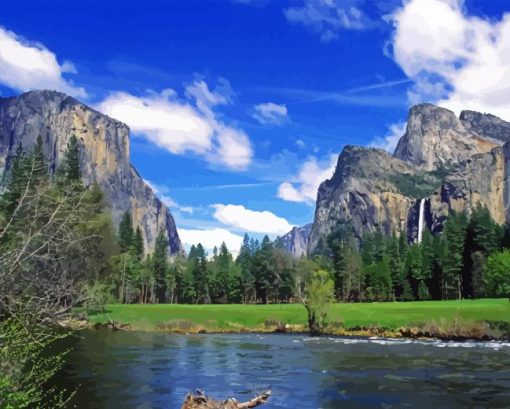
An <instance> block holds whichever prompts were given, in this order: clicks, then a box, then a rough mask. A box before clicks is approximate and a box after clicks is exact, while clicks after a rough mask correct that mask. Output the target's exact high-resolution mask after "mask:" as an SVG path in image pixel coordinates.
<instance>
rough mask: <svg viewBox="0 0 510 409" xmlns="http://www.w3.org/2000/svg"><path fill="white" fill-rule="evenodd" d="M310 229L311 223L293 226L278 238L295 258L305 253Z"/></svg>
mask: <svg viewBox="0 0 510 409" xmlns="http://www.w3.org/2000/svg"><path fill="white" fill-rule="evenodd" d="M311 229H312V224H311V223H310V224H307V225H306V226H303V227H294V228H293V229H292V230H291V231H290V232H288V233H287V234H285V235H284V236H282V237H281V238H280V240H281V244H282V246H283V248H284V249H285V251H286V252H287V253H289V254H290V255H291V256H292V257H295V258H300V257H302V256H304V255H306V248H307V246H308V237H309V236H310V230H311Z"/></svg>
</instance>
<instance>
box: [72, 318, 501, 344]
mask: <svg viewBox="0 0 510 409" xmlns="http://www.w3.org/2000/svg"><path fill="white" fill-rule="evenodd" d="M73 329H75V330H84V329H88V330H101V329H110V330H112V331H128V332H149V333H151V332H152V333H167V334H176V335H219V334H224V335H235V334H264V335H271V334H275V335H276V334H287V335H290V334H296V335H309V333H308V331H306V328H304V326H289V327H287V328H286V329H285V330H283V329H282V328H280V327H270V328H268V327H264V328H239V329H231V328H229V329H219V328H209V329H208V328H205V327H203V326H199V325H197V326H193V327H187V328H178V327H172V328H169V327H157V326H156V327H154V328H146V327H145V328H144V327H137V326H136V325H132V324H125V323H120V322H115V321H110V322H95V323H93V322H89V321H87V322H86V323H85V324H84V323H83V321H80V325H79V326H78V327H77V326H74V328H73ZM321 336H323V337H343V338H372V337H378V338H393V339H394V338H398V339H410V340H440V341H451V342H468V341H478V342H481V341H510V334H501V335H496V334H490V333H471V332H469V331H467V332H463V331H462V330H461V331H458V332H456V333H448V334H446V333H444V332H433V331H426V330H423V329H420V328H418V327H410V328H398V329H397V330H389V329H383V328H378V327H373V328H360V329H336V330H333V331H325V332H324V334H322V335H321Z"/></svg>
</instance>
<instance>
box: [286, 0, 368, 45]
mask: <svg viewBox="0 0 510 409" xmlns="http://www.w3.org/2000/svg"><path fill="white" fill-rule="evenodd" d="M362 3H364V0H303V1H302V5H301V6H299V7H291V8H288V9H285V10H284V14H285V17H286V18H287V20H288V21H290V22H291V23H299V24H303V25H304V26H305V27H306V28H307V29H309V30H310V31H312V32H314V33H317V34H319V35H320V38H321V40H322V41H324V42H328V41H331V40H334V39H336V38H338V35H339V32H340V31H341V30H363V29H366V28H368V27H370V26H372V25H373V22H372V21H371V19H370V18H369V17H368V16H367V14H366V13H365V12H364V11H363V10H362V9H361V8H360V7H359V5H360V4H362Z"/></svg>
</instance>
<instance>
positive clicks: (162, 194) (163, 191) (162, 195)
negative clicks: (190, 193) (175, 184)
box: [143, 179, 193, 214]
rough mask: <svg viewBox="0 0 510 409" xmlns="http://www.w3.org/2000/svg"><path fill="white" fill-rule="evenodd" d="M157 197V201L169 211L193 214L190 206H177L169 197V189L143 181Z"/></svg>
mask: <svg viewBox="0 0 510 409" xmlns="http://www.w3.org/2000/svg"><path fill="white" fill-rule="evenodd" d="M143 181H144V182H145V183H146V184H147V185H148V186H149V187H150V188H151V189H152V191H153V192H154V193H155V194H156V196H158V197H159V199H160V200H161V201H162V202H163V203H164V204H165V205H166V206H167V207H169V208H170V209H177V210H180V211H181V212H182V213H188V214H193V207H191V206H181V205H179V204H178V203H177V202H176V201H175V200H174V199H173V198H172V197H170V196H169V194H168V192H169V189H168V188H167V187H166V186H162V185H158V184H156V183H153V182H150V181H148V180H147V179H144V180H143Z"/></svg>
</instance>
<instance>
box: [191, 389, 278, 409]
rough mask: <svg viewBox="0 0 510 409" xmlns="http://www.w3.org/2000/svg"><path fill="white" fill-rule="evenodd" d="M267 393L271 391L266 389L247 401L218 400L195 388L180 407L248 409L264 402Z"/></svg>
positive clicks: (195, 408) (192, 408)
mask: <svg viewBox="0 0 510 409" xmlns="http://www.w3.org/2000/svg"><path fill="white" fill-rule="evenodd" d="M269 395H271V391H267V392H265V393H263V394H261V395H259V396H257V397H255V398H253V399H252V400H249V401H247V402H238V401H237V400H235V399H233V398H231V399H227V400H226V401H223V402H220V401H217V400H214V399H211V398H209V397H207V396H206V395H205V393H204V392H202V391H198V390H197V391H196V393H195V394H191V393H188V395H187V396H186V399H185V400H184V404H183V405H182V408H181V409H249V408H255V407H257V406H259V405H262V404H264V403H266V401H267V400H268V398H269Z"/></svg>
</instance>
